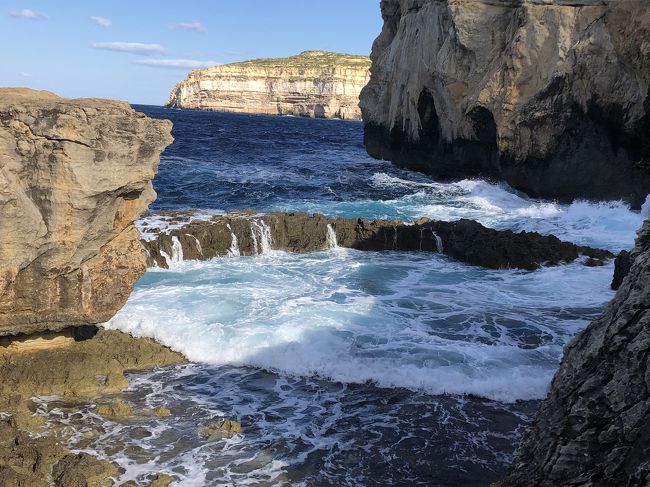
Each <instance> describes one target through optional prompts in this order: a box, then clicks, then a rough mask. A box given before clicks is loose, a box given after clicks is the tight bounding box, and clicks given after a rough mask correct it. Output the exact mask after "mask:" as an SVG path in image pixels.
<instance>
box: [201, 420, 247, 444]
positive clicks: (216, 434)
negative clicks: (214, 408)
mask: <svg viewBox="0 0 650 487" xmlns="http://www.w3.org/2000/svg"><path fill="white" fill-rule="evenodd" d="M237 433H241V424H240V423H238V422H237V421H234V420H231V419H219V420H216V421H209V422H207V423H206V424H205V425H203V426H202V427H201V429H200V430H199V435H200V436H202V437H203V438H205V439H207V440H208V441H214V440H218V439H221V438H223V437H224V436H231V435H234V434H237Z"/></svg>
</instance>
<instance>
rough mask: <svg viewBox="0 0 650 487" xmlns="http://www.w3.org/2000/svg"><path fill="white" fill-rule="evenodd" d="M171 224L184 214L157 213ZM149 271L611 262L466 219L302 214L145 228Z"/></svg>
mask: <svg viewBox="0 0 650 487" xmlns="http://www.w3.org/2000/svg"><path fill="white" fill-rule="evenodd" d="M159 216H163V217H166V218H167V219H168V220H171V221H174V220H177V219H180V220H182V219H183V218H188V215H187V214H180V215H176V214H175V213H174V212H167V213H163V212H161V213H160V214H159ZM144 232H145V235H147V240H146V241H145V242H144V245H145V247H146V249H147V252H148V255H149V259H148V262H149V264H150V265H158V266H160V267H167V266H168V265H169V263H170V262H172V261H174V260H176V261H178V260H207V259H211V258H213V257H217V256H226V255H230V256H235V255H255V254H259V253H262V252H264V251H267V250H287V251H290V252H311V251H317V250H324V249H327V248H331V247H333V246H335V245H337V246H340V247H347V248H352V249H357V250H374V251H384V250H400V251H431V252H442V253H445V254H447V255H449V256H450V257H452V258H454V259H457V260H461V261H464V262H468V263H470V264H475V265H480V266H483V267H489V268H493V269H506V268H516V269H527V270H534V269H537V268H539V267H540V266H541V265H556V264H560V263H563V262H571V261H574V260H575V259H577V258H578V257H580V256H581V255H584V256H588V257H590V258H592V259H593V262H592V265H597V264H599V263H602V262H603V261H604V260H606V259H609V258H612V257H613V255H612V254H611V253H610V252H608V251H606V250H599V249H593V248H589V247H580V246H577V245H574V244H572V243H568V242H563V241H561V240H560V239H558V238H557V237H555V236H553V235H548V236H546V235H540V234H538V233H534V232H521V233H515V232H512V231H510V230H501V231H498V230H493V229H491V228H487V227H484V226H483V225H481V224H480V223H478V222H475V221H472V220H459V221H455V222H444V221H434V220H429V219H427V218H421V219H419V220H417V221H416V222H414V223H413V224H405V223H403V222H401V221H390V220H374V221H369V220H362V219H351V218H328V217H326V216H324V215H319V214H315V215H309V214H306V213H267V214H259V215H255V214H230V215H220V216H214V217H212V218H211V219H209V220H197V221H192V222H190V223H188V224H187V225H185V226H182V227H181V228H176V229H173V230H171V231H169V232H159V233H156V232H155V231H153V232H151V231H149V230H148V229H146V228H145V229H144Z"/></svg>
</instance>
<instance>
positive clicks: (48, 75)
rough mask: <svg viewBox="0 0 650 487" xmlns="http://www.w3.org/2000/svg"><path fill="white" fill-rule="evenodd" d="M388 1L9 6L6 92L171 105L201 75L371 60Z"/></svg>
mask: <svg viewBox="0 0 650 487" xmlns="http://www.w3.org/2000/svg"><path fill="white" fill-rule="evenodd" d="M380 30H381V15H380V11H379V0H319V1H316V0H247V1H241V0H183V1H178V0H176V1H169V0H85V1H82V0H25V1H20V0H16V1H14V0H0V45H2V50H1V54H0V86H25V87H29V88H34V89H42V90H49V91H53V92H55V93H57V94H58V95H61V96H65V97H70V98H77V97H100V98H114V99H119V100H125V101H128V102H130V103H141V104H150V105H162V104H164V103H165V101H166V99H167V96H168V95H169V92H170V91H171V89H172V87H173V86H174V85H175V84H176V83H177V82H178V81H180V80H181V79H183V78H184V77H185V76H186V74H187V73H188V72H189V71H190V70H191V69H193V68H198V67H204V66H207V65H213V64H225V63H230V62H235V61H243V60H246V59H254V58H260V57H284V56H290V55H293V54H297V53H299V52H301V51H305V50H313V49H318V50H327V51H337V52H345V53H349V54H365V55H367V54H370V48H371V46H372V42H373V40H374V38H375V37H376V36H377V35H378V34H379V32H380Z"/></svg>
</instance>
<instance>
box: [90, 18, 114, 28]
mask: <svg viewBox="0 0 650 487" xmlns="http://www.w3.org/2000/svg"><path fill="white" fill-rule="evenodd" d="M90 20H92V21H93V22H94V23H95V24H97V25H99V26H100V27H110V26H111V25H113V22H111V21H110V20H109V19H107V18H105V17H98V16H97V15H92V16H91V17H90Z"/></svg>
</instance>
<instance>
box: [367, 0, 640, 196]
mask: <svg viewBox="0 0 650 487" xmlns="http://www.w3.org/2000/svg"><path fill="white" fill-rule="evenodd" d="M381 9H382V15H383V18H384V27H383V30H382V32H381V35H380V36H379V37H378V38H377V40H376V41H375V43H374V46H373V50H372V55H371V59H372V68H371V73H372V74H371V80H370V83H369V84H368V86H367V87H366V88H365V89H364V90H363V92H362V94H361V109H362V112H363V119H364V122H365V142H366V147H367V150H368V152H369V153H370V154H371V155H373V156H375V157H378V158H384V159H390V160H393V161H395V162H396V163H398V164H400V165H403V166H406V167H409V168H413V169H417V170H421V171H424V172H427V173H430V174H432V175H434V176H436V177H440V178H465V177H473V176H478V177H488V178H494V179H503V180H505V181H507V182H508V183H509V184H510V185H511V186H513V187H515V188H517V189H520V190H522V191H525V192H526V193H528V194H529V195H533V196H541V197H550V198H557V199H561V200H570V199H573V198H577V197H586V198H595V199H619V198H625V199H626V200H628V201H630V202H631V203H632V204H633V205H634V206H635V207H638V206H640V205H641V204H642V203H643V201H644V200H645V198H646V195H647V194H648V193H649V192H650V90H649V87H650V9H649V8H648V2H647V0H611V1H610V0H607V1H605V0H382V1H381Z"/></svg>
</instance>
